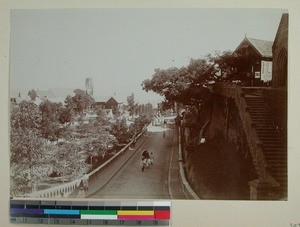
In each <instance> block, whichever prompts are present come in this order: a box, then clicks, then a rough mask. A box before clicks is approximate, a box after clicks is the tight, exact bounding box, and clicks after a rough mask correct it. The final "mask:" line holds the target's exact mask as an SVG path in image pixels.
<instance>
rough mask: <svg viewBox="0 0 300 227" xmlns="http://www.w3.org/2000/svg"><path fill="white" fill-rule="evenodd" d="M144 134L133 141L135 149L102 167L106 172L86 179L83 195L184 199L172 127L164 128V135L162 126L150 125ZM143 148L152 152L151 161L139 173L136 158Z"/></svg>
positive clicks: (91, 196) (109, 197) (138, 161)
mask: <svg viewBox="0 0 300 227" xmlns="http://www.w3.org/2000/svg"><path fill="white" fill-rule="evenodd" d="M147 135H148V136H147V137H144V136H142V137H141V138H140V139H139V140H138V141H137V144H136V148H135V149H132V150H127V151H126V152H125V153H124V154H123V155H122V156H121V157H120V158H118V160H116V161H114V163H113V164H112V165H110V166H108V167H107V168H106V169H104V171H103V172H105V171H106V172H107V173H103V174H100V175H99V176H97V177H96V178H95V179H93V180H92V182H90V185H89V186H90V187H89V190H88V191H87V192H86V197H87V198H97V199H102V198H105V199H171V198H172V199H184V198H185V196H184V194H183V192H181V189H180V183H179V180H178V169H177V166H178V146H177V140H176V136H175V135H174V132H173V130H167V131H166V136H165V137H164V136H163V128H161V127H159V126H150V127H149V128H148V132H147ZM145 149H148V150H149V152H153V155H154V164H153V165H152V166H150V167H149V168H147V169H146V170H145V171H144V172H143V171H142V170H141V168H140V160H141V153H142V151H143V150H145ZM176 158H177V159H176ZM126 160H127V161H126ZM120 166H122V167H121V168H119V167H120ZM105 174H106V175H105ZM172 185H173V186H172ZM174 185H175V187H174ZM172 188H173V189H172Z"/></svg>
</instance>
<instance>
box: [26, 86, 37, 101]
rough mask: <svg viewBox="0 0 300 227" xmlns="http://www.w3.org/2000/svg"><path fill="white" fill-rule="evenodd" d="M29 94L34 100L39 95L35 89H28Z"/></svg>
mask: <svg viewBox="0 0 300 227" xmlns="http://www.w3.org/2000/svg"><path fill="white" fill-rule="evenodd" d="M28 96H29V97H30V99H31V100H32V101H35V98H36V97H37V92H36V91H35V90H34V89H31V90H30V91H28Z"/></svg>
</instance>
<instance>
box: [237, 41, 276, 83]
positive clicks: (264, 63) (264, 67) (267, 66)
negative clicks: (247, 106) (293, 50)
mask: <svg viewBox="0 0 300 227" xmlns="http://www.w3.org/2000/svg"><path fill="white" fill-rule="evenodd" d="M272 45H273V41H266V40H260V39H253V38H248V37H245V38H244V39H243V41H242V42H241V43H240V44H239V45H238V47H237V48H236V49H235V51H234V52H235V53H236V54H237V55H238V56H239V58H240V59H242V61H240V62H241V64H240V65H239V67H238V68H237V74H238V75H239V76H240V78H242V79H245V80H248V81H250V82H251V85H260V84H262V82H269V81H271V80H272V59H273V54H272Z"/></svg>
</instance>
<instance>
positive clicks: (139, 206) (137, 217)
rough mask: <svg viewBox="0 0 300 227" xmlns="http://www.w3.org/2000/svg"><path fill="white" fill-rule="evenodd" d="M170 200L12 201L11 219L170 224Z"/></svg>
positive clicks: (11, 220)
mask: <svg viewBox="0 0 300 227" xmlns="http://www.w3.org/2000/svg"><path fill="white" fill-rule="evenodd" d="M170 208H171V202H170V201H155V202H152V201H151V202H150V201H144V202H143V201H141V202H133V201H124V202H116V201H50V200H43V201H42V200H17V199H12V200H10V222H11V223H22V224H26V223H28V224H57V225H143V226H153V225H169V223H170V216H171V211H170V210H171V209H170Z"/></svg>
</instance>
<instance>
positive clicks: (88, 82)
mask: <svg viewBox="0 0 300 227" xmlns="http://www.w3.org/2000/svg"><path fill="white" fill-rule="evenodd" d="M85 91H86V93H87V94H89V95H90V96H93V95H94V84H93V79H92V78H86V79H85Z"/></svg>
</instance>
